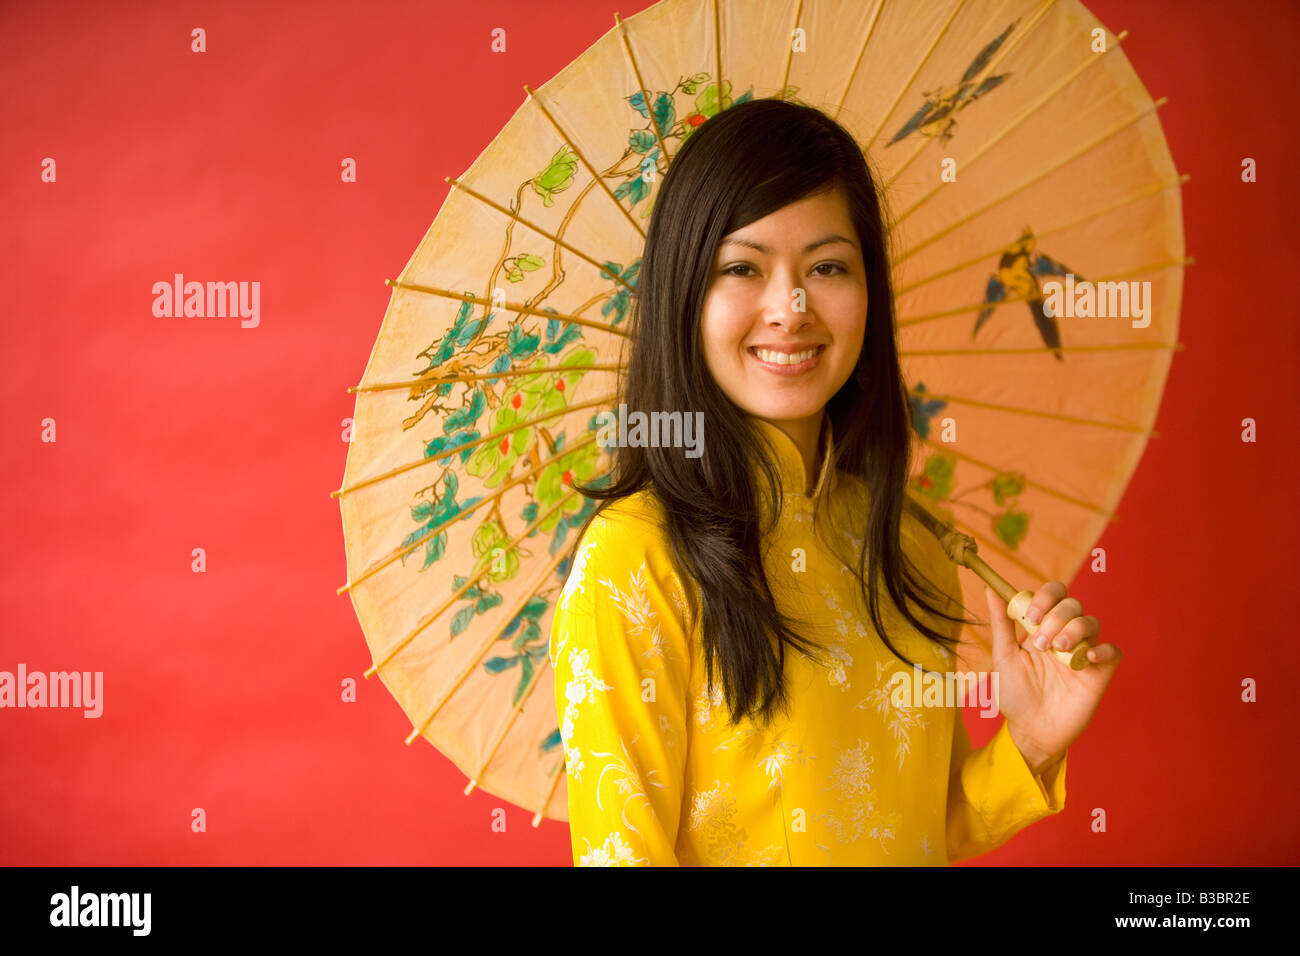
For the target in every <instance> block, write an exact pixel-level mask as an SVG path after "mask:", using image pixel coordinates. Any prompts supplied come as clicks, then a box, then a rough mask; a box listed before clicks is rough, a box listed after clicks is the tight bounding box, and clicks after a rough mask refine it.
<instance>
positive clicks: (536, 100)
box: [524, 83, 645, 240]
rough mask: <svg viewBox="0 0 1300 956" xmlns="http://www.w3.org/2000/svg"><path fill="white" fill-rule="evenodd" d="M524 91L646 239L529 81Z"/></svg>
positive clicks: (624, 207) (634, 227)
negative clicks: (533, 89) (532, 88)
mask: <svg viewBox="0 0 1300 956" xmlns="http://www.w3.org/2000/svg"><path fill="white" fill-rule="evenodd" d="M524 92H525V93H527V94H528V98H529V99H530V100H532V101H533V102H534V103H536V104H537V106H538V108H539V109H540V110H541V111H542V115H543V116H545V117H546V120H547V122H548V123H550V124H551V126H552V127H554V129H555V133H556V135H557V136H559V137H560V139H562V140H564V142H565V143H566V144H568V147H569V149H571V150H573V154H574V155H575V156H577V157H578V159H580V160H581V161H582V165H584V166H586V167H587V172H589V173H590V174H591V178H592V179H594V180H595V181H596V182H597V183H598V184H599V186H600V188H601V189H603V190H604V191H605V195H606V196H608V197H609V201H610V202H612V203H613V204H614V205H615V206H617V207H618V210H619V212H621V213H622V214H623V215H624V216H626V217H627V221H628V222H630V223H631V224H632V228H633V229H635V230H636V231H637V232H638V233H640V235H641V238H642V240H644V239H645V230H644V229H642V228H641V224H640V223H639V222H637V221H636V220H635V219H633V218H632V213H631V212H630V211H629V210H628V208H627V207H626V206H624V205H623V204H622V203H621V202H619V201H618V200H617V199H616V198H615V197H614V194H613V192H611V191H610V188H609V184H608V183H607V182H605V177H604V176H602V175H600V173H598V172H596V167H594V166H592V165H591V163H589V162H587V157H586V156H584V155H583V154H582V150H580V149H579V148H578V144H577V143H575V142H574V141H573V138H572V137H570V136H569V134H568V133H566V132H565V131H564V130H563V129H562V128H561V126H560V124H559V123H557V122H556V121H555V117H554V116H552V115H551V111H550V110H548V109H547V108H546V104H545V103H543V102H542V98H541V97H540V96H538V95H537V94H536V93H534V92H533V91H532V90H530V89H529V88H528V84H527V83H525V84H524Z"/></svg>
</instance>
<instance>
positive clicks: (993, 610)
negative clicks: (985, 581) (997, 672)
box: [984, 586, 1020, 666]
mask: <svg viewBox="0 0 1300 956" xmlns="http://www.w3.org/2000/svg"><path fill="white" fill-rule="evenodd" d="M984 599H985V600H986V601H987V602H988V606H989V625H990V627H992V628H993V662H994V666H997V662H998V661H1002V660H1006V658H1007V656H1008V655H1010V654H1014V653H1015V652H1016V651H1017V650H1019V649H1020V648H1019V644H1018V643H1017V642H1016V625H1015V623H1014V622H1013V621H1012V620H1011V618H1010V617H1008V616H1007V605H1006V602H1005V601H1003V600H1002V599H1001V598H999V597H998V596H997V595H996V594H994V593H993V589H992V588H989V587H987V586H986V587H985V588H984Z"/></svg>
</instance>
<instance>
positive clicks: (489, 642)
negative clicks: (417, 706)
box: [366, 492, 572, 780]
mask: <svg viewBox="0 0 1300 956" xmlns="http://www.w3.org/2000/svg"><path fill="white" fill-rule="evenodd" d="M569 496H570V497H571V496H572V492H571V493H570V495H569ZM564 558H565V554H563V553H561V554H560V555H559V556H557V557H556V558H555V559H554V560H553V561H551V562H550V564H548V565H546V566H545V567H544V570H543V573H542V574H541V575H539V576H538V578H537V581H536V583H535V584H533V586H532V587H529V588H526V589H525V590H524V591H523V592H522V593H521V594H520V595H519V600H518V601H516V602H515V604H514V606H513V607H512V608H510V610H509V611H508V612H507V614H506V617H505V618H504V623H503V624H502V625H501V626H500V627H498V628H493V629H490V630H489V631H488V633H489V634H490V635H491V637H490V638H488V639H486V640H484V642H483V646H482V647H480V648H479V650H478V653H477V654H475V655H474V656H473V657H472V658H471V659H470V660H469V661H468V663H466V664H465V666H464V667H463V668H462V669H461V672H460V673H459V674H457V675H456V679H455V680H454V681H453V682H452V683H451V685H450V686H449V687H448V688H447V692H446V693H445V694H443V696H442V699H441V700H439V701H438V703H436V704H435V705H434V707H433V709H432V710H431V711H429V713H428V716H426V717H425V718H424V720H422V721H420V723H419V724H418V725H413V726H414V729H413V730H412V731H411V732H410V733H409V734H407V736H406V743H407V744H408V745H409V744H410V743H411V742H412V741H414V740H415V738H416V737H419V736H420V735H421V734H423V733H424V732H425V731H427V730H428V729H429V725H430V724H431V723H433V720H434V718H435V717H437V716H438V711H440V710H442V708H443V707H444V706H446V704H447V701H449V700H451V698H452V695H453V694H455V693H456V691H457V690H459V689H460V685H461V684H463V683H465V680H466V678H468V677H469V675H470V674H472V673H474V672H475V671H476V670H478V666H479V664H480V663H482V661H483V658H484V657H485V656H487V653H488V651H490V650H492V646H493V645H494V644H496V642H497V641H499V640H500V639H501V635H502V633H504V631H505V629H506V628H507V627H509V626H510V622H511V621H513V620H514V619H515V618H516V617H518V616H519V613H520V612H521V611H522V610H523V609H524V605H526V604H527V603H528V602H529V601H530V600H531V599H532V597H533V596H534V595H535V594H536V593H537V592H538V591H539V590H540V589H541V586H542V585H543V584H545V583H546V581H547V580H548V579H549V578H550V576H551V575H552V574H554V573H555V569H556V568H558V567H559V566H560V562H562V561H563V560H564ZM370 673H371V672H370V671H367V672H366V676H367V677H369V676H370ZM482 775H483V774H482V772H481V771H480V772H479V773H478V774H475V775H474V777H473V779H474V780H477V779H478V778H479V777H481V776H482Z"/></svg>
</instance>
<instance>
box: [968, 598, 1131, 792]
mask: <svg viewBox="0 0 1300 956" xmlns="http://www.w3.org/2000/svg"><path fill="white" fill-rule="evenodd" d="M984 593H985V595H986V596H987V601H988V606H989V615H990V617H991V618H992V626H993V669H994V671H995V672H996V673H997V675H998V679H997V683H996V684H995V685H994V686H995V687H996V688H997V690H996V693H997V697H998V709H999V710H1001V711H1002V714H1003V715H1004V716H1005V717H1006V720H1007V730H1008V731H1009V732H1010V734H1011V739H1012V740H1013V741H1015V744H1016V747H1017V749H1019V751H1020V753H1021V754H1023V755H1024V758H1025V762H1026V763H1027V764H1028V765H1029V769H1030V770H1032V771H1033V772H1034V774H1035V775H1038V774H1040V773H1042V772H1043V771H1044V770H1046V769H1048V768H1049V767H1051V766H1052V765H1053V764H1055V763H1056V762H1057V761H1058V760H1060V758H1061V757H1062V756H1064V754H1065V751H1066V749H1067V748H1069V746H1070V744H1072V743H1074V741H1075V738H1077V737H1078V736H1079V734H1081V733H1083V728H1085V727H1087V726H1088V721H1090V720H1092V715H1093V714H1094V713H1095V712H1096V710H1097V704H1099V703H1100V702H1101V695H1102V694H1103V693H1105V690H1106V685H1108V684H1109V683H1110V679H1111V677H1113V676H1114V674H1115V668H1116V667H1118V666H1119V658H1120V653H1119V648H1118V647H1116V646H1115V645H1113V644H1100V643H1098V635H1099V634H1100V632H1101V625H1100V624H1099V623H1098V621H1097V619H1096V618H1095V617H1091V616H1085V615H1084V614H1083V605H1081V604H1080V603H1079V602H1078V601H1077V600H1075V599H1074V598H1072V597H1067V596H1066V591H1065V585H1064V584H1062V583H1061V582H1060V581H1048V582H1047V583H1046V584H1044V585H1043V586H1042V587H1041V588H1039V589H1038V591H1037V593H1036V594H1035V595H1034V600H1033V602H1032V603H1031V604H1030V605H1029V610H1028V612H1027V613H1026V616H1027V617H1028V618H1029V620H1030V621H1031V622H1033V621H1034V620H1035V615H1036V614H1037V617H1038V621H1040V622H1041V623H1039V624H1038V631H1037V633H1036V634H1035V640H1037V639H1046V640H1047V641H1048V642H1050V646H1051V647H1054V648H1056V649H1057V650H1064V651H1068V650H1070V649H1071V648H1073V647H1074V646H1075V645H1076V644H1078V643H1079V641H1081V640H1087V641H1089V642H1091V643H1092V644H1093V648H1092V650H1090V651H1088V661H1089V664H1088V666H1087V667H1085V668H1084V669H1083V670H1078V671H1076V670H1071V669H1070V667H1069V666H1068V665H1067V664H1063V663H1061V662H1060V661H1059V660H1057V659H1056V655H1055V654H1052V653H1051V652H1050V650H1039V649H1037V648H1036V647H1033V646H1030V645H1031V643H1032V642H1031V641H1026V642H1025V643H1024V644H1023V645H1022V644H1021V643H1020V642H1019V641H1018V640H1017V638H1016V624H1015V622H1014V621H1012V620H1011V618H1009V617H1008V616H1007V605H1006V602H1005V601H1003V600H1001V599H1000V598H999V597H998V596H997V595H996V594H994V593H993V592H992V591H991V590H990V589H988V588H985V589H984Z"/></svg>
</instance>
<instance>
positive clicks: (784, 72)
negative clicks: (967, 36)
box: [781, 0, 964, 93]
mask: <svg viewBox="0 0 1300 956" xmlns="http://www.w3.org/2000/svg"><path fill="white" fill-rule="evenodd" d="M963 2H964V0H963ZM802 16H803V0H797V2H796V3H795V5H794V20H793V21H791V23H790V32H789V39H790V42H789V43H787V44H786V45H785V66H784V67H782V69H781V92H782V93H784V92H785V91H786V90H787V89H789V87H790V63H791V61H793V59H794V31H795V30H797V29H799V18H800V17H802Z"/></svg>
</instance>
